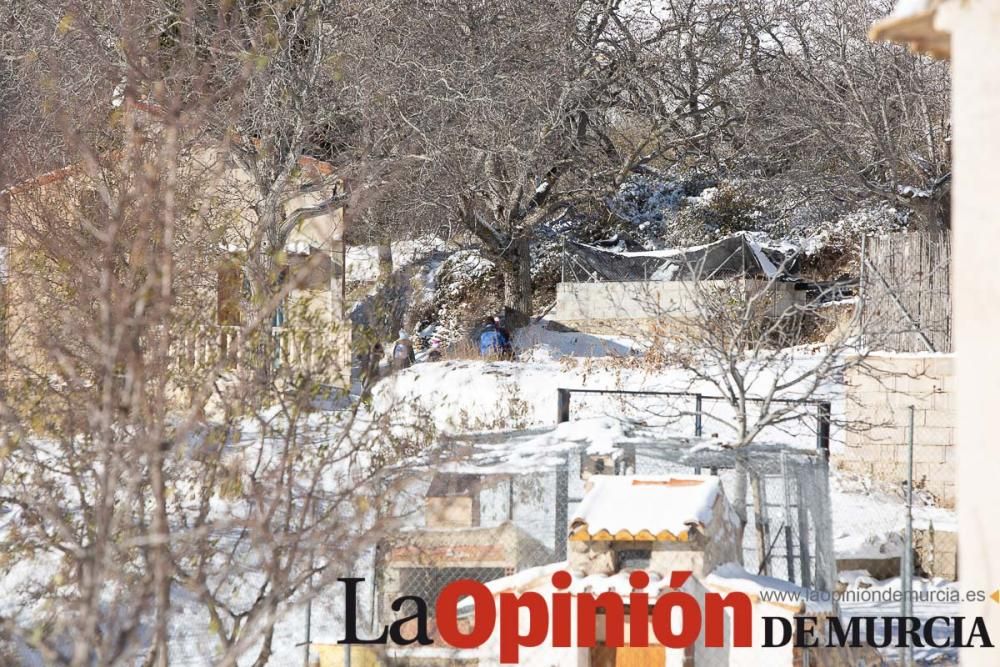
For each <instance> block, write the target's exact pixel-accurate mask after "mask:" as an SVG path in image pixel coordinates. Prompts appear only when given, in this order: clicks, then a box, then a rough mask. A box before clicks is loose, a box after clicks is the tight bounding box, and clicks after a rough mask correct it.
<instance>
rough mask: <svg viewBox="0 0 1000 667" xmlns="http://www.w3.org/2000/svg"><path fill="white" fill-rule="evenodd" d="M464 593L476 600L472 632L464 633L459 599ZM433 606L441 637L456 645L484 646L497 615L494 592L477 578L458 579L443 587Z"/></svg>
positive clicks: (457, 646)
mask: <svg viewBox="0 0 1000 667" xmlns="http://www.w3.org/2000/svg"><path fill="white" fill-rule="evenodd" d="M464 597H471V598H472V603H473V613H472V619H473V620H472V632H470V633H469V634H462V632H461V630H459V628H458V601H459V600H461V599H462V598H464ZM434 609H435V613H436V615H437V618H436V619H435V620H436V622H437V628H438V632H439V633H440V634H441V639H443V640H445V641H446V642H447V643H448V644H450V645H451V646H454V647H455V648H475V647H477V646H482V645H483V644H485V643H486V640H487V639H489V638H490V635H492V634H493V626H494V624H495V623H496V619H497V612H496V609H495V608H494V606H493V594H492V593H490V589H488V588H486V586H484V585H483V584H482V583H480V582H478V581H475V580H473V579H459V580H458V581H453V582H451V583H450V584H448V585H447V586H445V587H444V588H443V589H441V594H440V595H438V599H437V604H435V606H434Z"/></svg>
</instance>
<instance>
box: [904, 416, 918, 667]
mask: <svg viewBox="0 0 1000 667" xmlns="http://www.w3.org/2000/svg"><path fill="white" fill-rule="evenodd" d="M914 423H915V420H914V406H912V405H911V406H910V434H909V442H908V446H907V454H906V533H905V537H904V539H903V563H902V566H903V572H902V577H903V582H902V583H903V587H902V588H903V616H904V617H910V616H913V598H912V593H913V427H914ZM908 644H909V642H908ZM903 656H904V657H903V663H904V664H906V665H912V664H913V646H912V644H909V645H908V646H907V647H906V648H905V649H903Z"/></svg>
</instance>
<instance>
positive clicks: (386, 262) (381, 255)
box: [378, 243, 392, 285]
mask: <svg viewBox="0 0 1000 667" xmlns="http://www.w3.org/2000/svg"><path fill="white" fill-rule="evenodd" d="M391 276H392V246H391V245H390V244H388V243H380V244H379V246H378V282H379V284H380V285H385V284H386V283H387V282H389V278H390V277H391Z"/></svg>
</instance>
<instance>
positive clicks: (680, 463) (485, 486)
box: [375, 397, 836, 665]
mask: <svg viewBox="0 0 1000 667" xmlns="http://www.w3.org/2000/svg"><path fill="white" fill-rule="evenodd" d="M675 398H677V397H675ZM689 416H690V417H691V418H692V420H693V421H692V424H691V425H692V427H693V426H694V425H695V422H696V421H697V420H696V416H694V415H689ZM651 421H655V420H652V419H651ZM581 423H582V424H584V425H585V426H586V427H587V428H589V427H591V425H592V424H591V423H590V422H589V421H585V422H581ZM623 423H625V424H627V425H628V426H627V428H625V429H624V430H623V431H622V432H621V433H618V434H617V435H616V436H615V437H614V438H613V440H614V442H613V443H612V444H613V446H611V447H608V446H607V444H608V442H607V438H606V437H604V435H603V434H602V433H600V432H597V433H595V435H594V437H593V438H588V437H577V436H572V438H571V439H567V438H566V437H565V433H567V432H571V431H580V430H581V429H574V428H573V425H563V426H562V427H556V428H547V429H530V430H525V431H519V432H513V433H491V434H480V435H474V436H463V437H460V438H455V439H454V440H453V441H452V442H451V443H450V445H451V447H452V449H453V451H455V452H461V453H462V454H461V456H460V457H458V456H456V458H455V459H454V461H453V462H452V463H451V464H449V465H448V466H446V467H444V468H443V469H441V470H439V471H438V472H436V473H435V474H433V475H431V476H430V477H429V479H427V480H424V481H423V482H421V484H420V485H419V488H416V487H414V488H411V489H410V490H409V494H410V495H409V497H410V500H408V501H407V502H408V503H410V505H411V506H412V507H413V508H414V511H413V512H412V515H411V517H410V521H409V525H407V526H406V527H405V528H403V529H401V530H399V531H396V532H395V534H393V535H392V536H390V537H389V538H387V539H385V540H384V541H383V542H382V543H381V544H380V546H379V554H378V557H377V564H376V567H375V571H376V573H377V592H376V600H377V603H376V614H377V615H378V620H377V622H376V623H375V626H376V627H377V626H378V625H379V623H382V622H384V621H385V619H391V618H395V617H396V616H398V614H397V613H396V612H397V610H394V609H393V608H392V603H393V601H394V600H396V599H398V598H400V597H403V596H415V597H420V598H422V599H424V600H428V601H433V600H434V599H436V597H437V595H438V593H439V592H440V591H441V589H442V588H443V587H444V586H446V585H447V584H448V583H451V582H452V581H456V580H458V579H475V580H478V581H481V582H484V583H488V582H492V584H491V585H496V584H497V580H502V578H504V577H509V576H510V575H514V574H515V573H518V577H520V578H526V579H527V580H531V579H532V577H533V575H532V574H531V572H532V571H533V570H534V571H537V572H542V571H543V570H544V567H543V566H546V565H549V564H553V563H562V565H561V566H560V567H564V568H566V569H570V570H571V571H572V567H571V566H570V564H569V563H572V562H573V561H572V559H570V561H569V562H567V551H568V546H569V542H568V538H569V535H570V529H569V526H570V524H571V523H572V522H573V519H574V518H575V517H576V516H577V513H578V510H579V509H580V507H581V503H582V501H583V499H584V498H585V496H586V494H587V488H588V480H589V479H591V477H592V476H593V475H633V476H636V477H637V478H642V477H643V476H646V477H654V476H655V477H657V478H662V477H671V476H677V477H678V478H687V477H688V476H691V475H706V476H707V475H711V476H714V477H715V478H717V479H718V480H719V482H720V484H721V487H722V489H723V492H724V495H725V497H726V498H727V502H728V503H729V504H730V505H731V506H732V507H733V508H734V509H735V511H736V513H737V515H739V516H740V518H744V519H745V529H743V530H742V534H741V535H740V537H739V538H737V539H738V540H739V542H738V547H737V548H738V549H739V551H740V552H741V554H742V566H743V568H744V569H745V570H746V572H747V573H749V575H751V576H758V575H760V576H763V577H773V578H776V579H781V580H785V581H788V582H793V583H795V584H797V585H799V586H802V587H806V588H811V589H815V590H822V591H831V590H833V588H834V586H835V584H836V571H835V558H834V550H833V536H832V523H831V517H830V503H829V486H828V475H829V472H828V462H827V457H826V455H825V453H824V451H823V450H817V449H816V448H815V443H816V440H815V434H813V435H812V437H811V438H810V439H809V440H808V442H807V444H806V446H805V447H794V446H789V445H782V444H778V443H769V444H753V445H748V446H746V447H742V448H730V447H724V446H721V445H719V444H716V443H712V442H708V441H706V440H705V439H704V438H698V437H694V436H692V437H681V436H677V435H674V433H675V432H676V431H675V427H676V424H674V423H671V424H670V425H666V424H661V425H650V424H649V423H640V422H638V421H635V420H630V419H625V420H623ZM566 426H569V427H570V428H565V427H566ZM582 430H586V429H582ZM741 480H745V482H744V483H741ZM417 503H421V504H422V507H419V508H418V507H417ZM664 510H665V511H668V510H669V508H664ZM628 546H629V545H625V547H628ZM639 546H642V545H639ZM691 548H692V549H697V548H701V549H704V548H706V547H705V546H704V545H701V546H697V545H693V546H692V547H691ZM632 551H634V549H633V550H629V549H628V548H622V549H618V550H616V551H615V553H616V559H617V560H616V562H615V564H614V566H613V567H614V569H615V571H616V572H620V571H627V570H628V569H631V568H634V567H639V565H637V563H642V562H646V563H648V559H649V554H648V553H646V555H645V556H644V558H645V560H643V559H642V558H640V559H639V560H635V558H634V556H635V554H633V553H632ZM630 558H632V560H629V559H630ZM430 615H431V619H430V633H431V635H432V636H433V633H434V618H433V615H434V610H433V605H431V608H430ZM705 664H709V665H712V664H715V663H713V662H711V661H709V662H707V663H705ZM718 664H720V665H721V664H728V663H725V662H719V663H718Z"/></svg>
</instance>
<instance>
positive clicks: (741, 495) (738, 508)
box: [733, 451, 749, 563]
mask: <svg viewBox="0 0 1000 667" xmlns="http://www.w3.org/2000/svg"><path fill="white" fill-rule="evenodd" d="M745 456H746V455H745V454H744V453H743V452H742V451H737V452H736V489H735V490H734V491H733V510H734V511H735V512H736V516H737V517H738V518H739V520H740V530H739V542H738V543H739V552H740V563H742V562H743V532H744V530H745V529H746V525H747V475H748V473H749V471H748V469H747V464H746V461H744V457H745Z"/></svg>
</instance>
